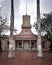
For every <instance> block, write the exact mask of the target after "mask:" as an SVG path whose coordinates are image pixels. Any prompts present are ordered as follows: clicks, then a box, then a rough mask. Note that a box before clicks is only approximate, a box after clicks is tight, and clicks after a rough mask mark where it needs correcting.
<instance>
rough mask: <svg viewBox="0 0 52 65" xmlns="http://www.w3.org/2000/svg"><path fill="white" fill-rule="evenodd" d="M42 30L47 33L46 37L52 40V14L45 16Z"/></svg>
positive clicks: (42, 20) (42, 21)
mask: <svg viewBox="0 0 52 65" xmlns="http://www.w3.org/2000/svg"><path fill="white" fill-rule="evenodd" d="M41 30H42V31H46V32H47V34H46V36H47V38H48V39H50V40H51V39H52V12H50V13H45V14H43V18H42V19H41Z"/></svg>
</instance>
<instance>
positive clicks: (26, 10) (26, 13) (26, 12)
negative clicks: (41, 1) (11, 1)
mask: <svg viewBox="0 0 52 65" xmlns="http://www.w3.org/2000/svg"><path fill="white" fill-rule="evenodd" d="M26 15H27V4H26Z"/></svg>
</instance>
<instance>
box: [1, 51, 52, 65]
mask: <svg viewBox="0 0 52 65" xmlns="http://www.w3.org/2000/svg"><path fill="white" fill-rule="evenodd" d="M43 54H44V58H37V52H27V51H20V52H19V51H15V53H14V59H8V57H7V56H8V52H6V51H5V52H0V65H52V54H51V53H49V52H43Z"/></svg>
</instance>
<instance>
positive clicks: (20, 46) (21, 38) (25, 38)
mask: <svg viewBox="0 0 52 65" xmlns="http://www.w3.org/2000/svg"><path fill="white" fill-rule="evenodd" d="M22 19H23V25H22V26H21V27H22V31H21V32H20V33H19V34H18V35H14V36H13V37H14V40H15V45H14V47H15V50H28V51H36V50H37V39H38V35H34V34H33V33H32V31H31V25H30V15H27V14H26V15H23V17H22ZM48 43H49V42H48V40H47V39H43V40H42V48H43V50H44V51H47V50H48V47H49V44H48ZM0 49H2V50H8V49H9V37H8V36H6V35H5V36H4V37H3V39H1V40H0Z"/></svg>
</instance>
